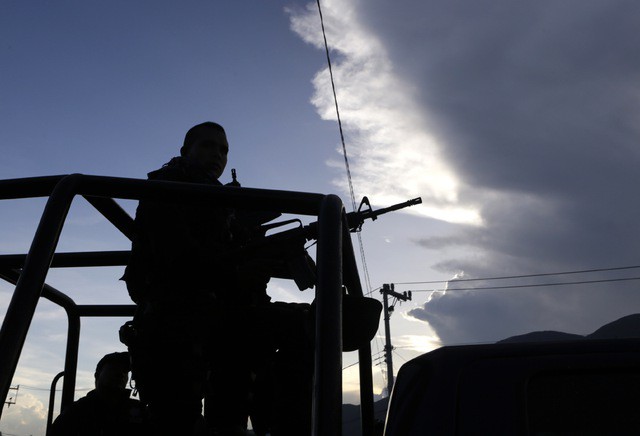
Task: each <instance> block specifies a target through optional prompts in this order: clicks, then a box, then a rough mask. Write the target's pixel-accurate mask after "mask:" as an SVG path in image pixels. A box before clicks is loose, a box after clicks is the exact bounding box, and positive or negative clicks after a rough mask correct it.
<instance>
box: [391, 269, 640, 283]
mask: <svg viewBox="0 0 640 436" xmlns="http://www.w3.org/2000/svg"><path fill="white" fill-rule="evenodd" d="M637 268H640V265H633V266H620V267H614V268H593V269H584V270H578V271H562V272H554V273H540V274H522V275H515V276H501V277H483V278H477V279H451V280H431V281H422V282H394V284H396V285H427V284H435V283H447V282H475V281H482V280H506V279H522V278H529V277H546V276H561V275H569V274H586V273H594V272H604V271H621V270H626V269H637Z"/></svg>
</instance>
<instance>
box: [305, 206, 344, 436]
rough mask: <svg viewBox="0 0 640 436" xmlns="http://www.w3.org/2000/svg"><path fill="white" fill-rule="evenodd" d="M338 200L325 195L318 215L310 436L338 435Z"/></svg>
mask: <svg viewBox="0 0 640 436" xmlns="http://www.w3.org/2000/svg"><path fill="white" fill-rule="evenodd" d="M343 213H344V208H343V205H342V201H341V200H340V198H339V197H337V196H335V195H327V196H326V197H325V198H324V199H323V201H322V205H321V207H320V215H319V216H318V226H319V227H318V249H317V264H318V284H317V288H316V350H315V370H314V371H315V373H314V379H313V417H312V435H313V436H339V435H341V434H342V216H343Z"/></svg>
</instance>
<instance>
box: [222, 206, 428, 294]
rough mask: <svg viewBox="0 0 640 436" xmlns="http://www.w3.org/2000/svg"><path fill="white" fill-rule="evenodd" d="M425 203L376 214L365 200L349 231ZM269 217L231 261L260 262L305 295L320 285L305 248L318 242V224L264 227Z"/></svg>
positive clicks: (351, 217)
mask: <svg viewBox="0 0 640 436" xmlns="http://www.w3.org/2000/svg"><path fill="white" fill-rule="evenodd" d="M421 203H422V198H420V197H418V198H414V199H411V200H408V201H405V202H402V203H398V204H394V205H392V206H389V207H385V208H382V209H377V210H373V209H372V207H371V203H370V202H369V199H368V198H367V197H364V198H363V199H362V201H361V202H360V206H359V207H358V210H357V211H354V212H349V213H347V214H346V218H347V227H348V228H349V231H350V232H352V233H354V232H360V231H361V230H362V225H363V224H364V222H365V220H368V219H370V220H372V221H375V220H376V219H378V217H379V216H380V215H384V214H385V213H389V212H393V211H396V210H400V209H404V208H406V207H410V206H414V205H417V204H421ZM268 216H269V215H265V216H264V217H263V219H261V220H260V221H261V222H260V223H259V225H257V226H255V225H254V226H252V230H251V236H250V237H249V238H247V239H246V243H243V244H241V245H240V246H238V247H237V248H236V249H234V250H233V251H232V253H230V255H231V258H232V259H234V260H236V261H239V262H243V261H248V260H251V261H258V262H260V263H261V264H262V265H264V266H267V267H268V268H269V270H270V271H271V273H270V275H271V277H280V278H292V279H293V280H294V281H295V283H296V285H297V286H298V289H300V290H301V291H303V290H305V289H309V288H312V287H313V286H314V285H315V283H316V272H315V262H314V261H313V259H311V257H310V256H309V254H308V253H307V250H306V248H305V244H306V242H307V241H311V240H316V239H318V222H317V221H315V222H312V223H310V224H307V225H303V224H302V221H300V220H299V219H290V220H286V221H281V222H276V223H271V224H264V222H265V220H266V217H268ZM271 216H272V215H271ZM254 223H255V221H254ZM247 224H248V223H247ZM291 224H293V225H295V227H294V228H291V229H288V230H283V231H281V232H278V233H275V234H271V235H268V236H267V235H266V234H267V232H269V231H270V230H273V229H276V228H279V227H284V226H288V225H291Z"/></svg>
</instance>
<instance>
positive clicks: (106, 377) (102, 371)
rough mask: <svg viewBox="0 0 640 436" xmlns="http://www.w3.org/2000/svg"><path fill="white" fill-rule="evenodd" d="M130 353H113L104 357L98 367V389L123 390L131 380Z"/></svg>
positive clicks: (96, 374)
mask: <svg viewBox="0 0 640 436" xmlns="http://www.w3.org/2000/svg"><path fill="white" fill-rule="evenodd" d="M130 368H131V364H130V363H129V353H127V352H123V353H111V354H107V355H106V356H104V357H103V358H102V359H100V361H99V362H98V364H97V365H96V372H95V374H94V375H95V378H96V389H98V390H107V391H114V390H123V389H125V388H126V387H127V381H128V380H129V370H130Z"/></svg>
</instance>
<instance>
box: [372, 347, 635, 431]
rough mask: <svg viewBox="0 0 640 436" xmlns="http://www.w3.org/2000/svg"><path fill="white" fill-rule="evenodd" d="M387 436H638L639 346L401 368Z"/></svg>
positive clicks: (419, 361) (464, 357) (551, 350)
mask: <svg viewBox="0 0 640 436" xmlns="http://www.w3.org/2000/svg"><path fill="white" fill-rule="evenodd" d="M384 434H385V436H417V435H420V436H422V435H545V436H546V435H630V434H640V339H580V340H568V341H557V342H527V343H508V342H505V343H496V344H486V345H467V346H451V347H443V348H440V349H437V350H435V351H432V352H430V353H427V354H424V355H422V356H419V357H417V358H415V359H413V360H411V361H409V362H407V363H406V364H404V365H403V366H402V367H401V368H400V370H399V372H398V377H397V379H396V383H395V386H394V388H393V393H392V396H391V401H390V404H389V409H388V412H387V420H386V426H385V433H384Z"/></svg>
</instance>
